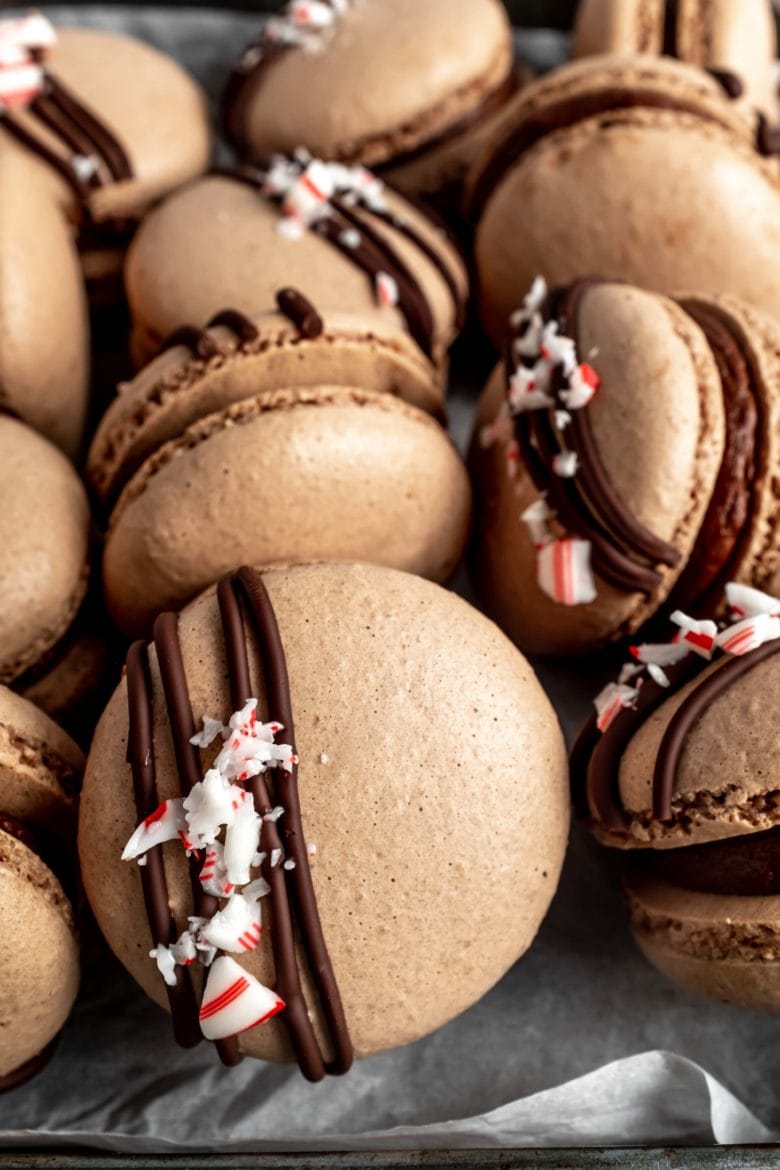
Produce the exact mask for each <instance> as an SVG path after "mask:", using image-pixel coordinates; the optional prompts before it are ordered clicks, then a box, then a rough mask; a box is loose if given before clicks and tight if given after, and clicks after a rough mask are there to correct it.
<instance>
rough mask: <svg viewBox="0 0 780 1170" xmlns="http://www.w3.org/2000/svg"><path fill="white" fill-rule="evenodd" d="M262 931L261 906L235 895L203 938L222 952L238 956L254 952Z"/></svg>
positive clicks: (209, 924)
mask: <svg viewBox="0 0 780 1170" xmlns="http://www.w3.org/2000/svg"><path fill="white" fill-rule="evenodd" d="M261 931H262V923H261V911H260V904H259V902H258V901H257V900H255V899H252V898H247V897H245V896H244V895H243V894H231V896H230V897H229V898H228V900H227V902H226V903H225V905H224V906H223V907H222V909H221V910H218V911H217V913H216V914H215V915H214V916H213V918H212V919H211V920H210V921H209V922H207V923H206V925H205V926H204V927H203V929H202V930H201V932H200V937H201V939H204V940H205V941H206V942H207V943H209V944H210V945H211V946H213V947H216V949H217V950H219V951H232V952H235V953H238V952H241V951H252V950H254V948H255V947H256V946H257V944H258V942H259V941H260V934H261Z"/></svg>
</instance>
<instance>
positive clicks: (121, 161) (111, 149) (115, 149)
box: [47, 74, 133, 182]
mask: <svg viewBox="0 0 780 1170" xmlns="http://www.w3.org/2000/svg"><path fill="white" fill-rule="evenodd" d="M47 80H48V84H49V94H50V96H51V99H52V101H53V102H54V103H55V105H56V106H58V108H59V109H60V110H61V111H62V113H63V114H64V115H65V116H66V117H67V118H69V119H70V120H71V122H72V123H73V125H74V126H76V127H77V128H78V130H79V132H80V133H81V134H83V135H84V137H85V138H86V139H87V141H88V142H91V143H92V147H93V150H92V151H90V152H89V153H95V154H97V156H98V157H99V158H100V159H101V160H102V162H103V163H104V165H105V167H106V169H107V170H108V173H109V175H110V176H111V178H112V180H114V181H115V182H121V181H122V180H125V179H132V177H133V168H132V166H131V164H130V159H129V158H128V156H127V153H126V151H125V149H124V147H123V146H122V144H121V143H120V142H119V140H118V139H117V138H116V137H115V135H114V134H112V133H111V131H110V130H109V129H108V127H107V126H105V125H104V124H103V123H102V122H101V121H100V120H99V119H98V118H96V117H95V115H94V114H93V113H92V112H91V111H90V110H88V109H87V107H86V106H85V105H83V104H82V103H81V102H80V101H79V100H78V98H77V97H75V95H74V94H72V93H71V92H70V90H69V89H67V87H66V86H64V85H63V83H62V82H61V81H60V80H59V78H57V77H53V76H52V75H51V74H49V75H48V77H47Z"/></svg>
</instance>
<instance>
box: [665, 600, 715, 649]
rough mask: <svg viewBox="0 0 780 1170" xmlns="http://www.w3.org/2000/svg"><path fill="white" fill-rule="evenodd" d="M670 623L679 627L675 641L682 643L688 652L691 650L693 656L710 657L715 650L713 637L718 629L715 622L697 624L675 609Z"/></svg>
mask: <svg viewBox="0 0 780 1170" xmlns="http://www.w3.org/2000/svg"><path fill="white" fill-rule="evenodd" d="M670 621H673V622H674V624H675V625H676V626H679V627H680V633H679V634H678V635H677V637H676V639H675V641H677V642H684V643H685V645H686V646H687V647H688V649H689V650H692V651H693V652H694V654H698V655H699V656H700V657H701V658H711V657H712V651H713V650H714V648H715V636H716V634H717V632H718V627H717V626H716V625H715V622H712V621H701V622H697V621H695V620H694V619H693V618H690V617H688V615H687V614H686V613H683V612H682V611H681V610H679V609H676V610H675V611H674V613H673V614H671V617H670Z"/></svg>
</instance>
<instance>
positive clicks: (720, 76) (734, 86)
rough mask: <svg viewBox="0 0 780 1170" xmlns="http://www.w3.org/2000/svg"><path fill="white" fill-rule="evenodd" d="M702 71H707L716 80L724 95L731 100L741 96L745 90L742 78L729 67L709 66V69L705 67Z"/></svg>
mask: <svg viewBox="0 0 780 1170" xmlns="http://www.w3.org/2000/svg"><path fill="white" fill-rule="evenodd" d="M704 72H705V73H709V75H710V77H712V78H713V79H714V80H715V81H717V83H718V85H719V86H720V87H721V89H722V90H723V92H724V93H725V95H726V97H728V98H731V100H732V101H736V99H737V98H741V97H742V95H743V93H744V92H745V86H744V84H743V82H742V78H741V77H739V76H738V75H737V74H736V73H734V72H732V70H731V69H714V68H712V67H710V68H709V69H705V71H704Z"/></svg>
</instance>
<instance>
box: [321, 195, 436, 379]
mask: <svg viewBox="0 0 780 1170" xmlns="http://www.w3.org/2000/svg"><path fill="white" fill-rule="evenodd" d="M331 206H332V207H333V208H334V210H335V211H336V212H337V213H338V216H341V218H342V219H343V220H346V227H347V228H349V227H353V228H355V229H356V230H357V231H358V232H359V233H360V237H361V238H360V243H359V244H358V245H357V247H355V248H351V247H350V246H349V245H348V244H346V243H345V242H344V240H343V239H342V233H343V231H344V225H343V224H341V223H339V221H338V218H337V216H333V217H326V218H325V219H322V220H319V222H318V223H315V225H314V230H315V231H317V230H318V229H319V230H320V232H321V234H323V235H324V236H325V237H326V239H328V240H330V242H331V243H332V244H335V245H336V247H337V248H338V249H339V251H340V252H341V253H342V254H343V255H346V256H352V257H353V258H354V260H355V262H356V263H357V264H359V265H360V267H361V268H363V269H364V271H365V272H367V273H368V274H369V275H370V276H371V277H373V278H374V279H376V277H377V276H378V275H379V274H380V273H381V272H387V273H388V274H389V275H390V276H392V277H393V279H394V280H395V282H396V284H397V285H398V307H399V309H400V310H401V312H402V313H403V315H404V317H405V319H406V324H407V326H408V328H409V332H410V333H411V335H412V337H413V338H414V340H415V341H416V342H417V344H418V345H419V347H420V349H421V350H422V351H423V353H424V354H425V355H426V357H432V355H433V333H434V323H433V313H432V312H431V307H430V305H429V304H428V300H427V298H426V296H425V293H424V292H423V289H422V286H421V285H420V283H419V281H417V280H416V279H415V277H414V276H413V275H412V273H411V272H410V270H409V268H408V267H407V266H406V264H405V263H404V261H403V260H402V259H401V257H400V256H399V255H398V253H397V252H396V250H395V248H393V246H392V245H391V244H390V243H389V242H388V241H387V240H386V239H385V238H384V236H382V234H381V233H380V232H378V231H376V229H375V228H374V227H373V226H372V225H371V224H370V223H369V222H368V220H367V219H366V216H365V214H364V215H361V214H358V211H357V208H353V207H349V206H348V205H347V204H346V203H345V202H344V200H343V199H341V198H339V197H338V196H336V197H335V198H334V199H332V200H331ZM360 210H361V211H362V212H364V213H366V214H369V215H370V214H371V212H370V210H369V209H368V208H367V207H365V205H362V204H361V205H360Z"/></svg>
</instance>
